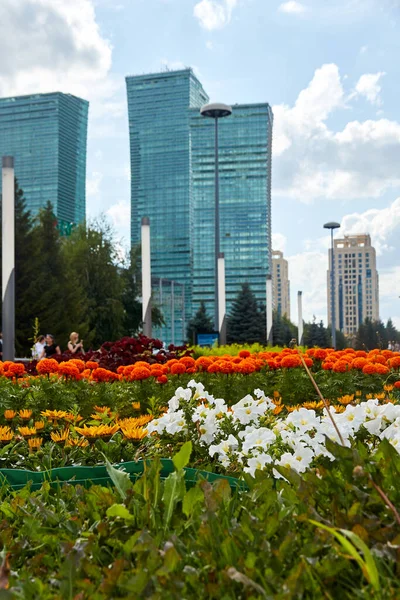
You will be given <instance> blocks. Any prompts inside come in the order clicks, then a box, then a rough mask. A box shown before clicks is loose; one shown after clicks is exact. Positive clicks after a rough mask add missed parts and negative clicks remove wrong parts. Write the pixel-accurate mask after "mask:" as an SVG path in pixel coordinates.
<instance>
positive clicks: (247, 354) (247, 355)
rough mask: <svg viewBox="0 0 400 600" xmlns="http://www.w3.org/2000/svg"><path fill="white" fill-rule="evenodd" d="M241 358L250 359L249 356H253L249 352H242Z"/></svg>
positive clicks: (240, 353)
mask: <svg viewBox="0 0 400 600" xmlns="http://www.w3.org/2000/svg"><path fill="white" fill-rule="evenodd" d="M239 356H240V358H248V357H249V356H251V353H250V352H249V351H248V350H241V351H240V352H239Z"/></svg>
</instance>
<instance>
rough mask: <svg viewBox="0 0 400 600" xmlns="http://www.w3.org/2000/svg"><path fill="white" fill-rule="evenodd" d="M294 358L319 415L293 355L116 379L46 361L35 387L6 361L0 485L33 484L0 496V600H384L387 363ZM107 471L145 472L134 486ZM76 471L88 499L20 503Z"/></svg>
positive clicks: (393, 418)
mask: <svg viewBox="0 0 400 600" xmlns="http://www.w3.org/2000/svg"><path fill="white" fill-rule="evenodd" d="M304 359H305V362H306V364H307V365H308V367H309V368H310V369H311V371H312V373H313V376H314V378H315V380H316V381H317V382H318V385H319V386H320V388H321V390H322V391H323V394H324V396H325V397H326V398H327V399H328V405H329V407H330V408H329V412H328V410H327V408H326V406H325V404H324V402H323V401H321V399H320V398H319V397H318V395H317V393H316V391H315V389H314V387H313V385H312V384H311V382H310V380H309V377H308V375H307V373H306V372H305V369H304V368H303V366H302V362H301V359H300V356H299V354H298V353H297V352H296V351H283V352H281V353H279V354H278V353H275V352H273V353H269V352H259V353H257V354H253V355H250V354H249V353H248V352H247V351H244V352H240V353H239V355H237V356H234V357H232V356H230V357H221V356H219V357H200V358H198V359H194V358H193V357H190V356H186V357H182V358H180V359H173V360H169V361H166V362H165V363H164V364H163V365H160V364H150V363H148V362H146V361H139V362H136V363H135V364H133V365H125V366H124V365H120V367H119V368H118V369H117V372H113V371H112V370H110V369H104V368H103V367H100V366H99V364H98V363H97V362H95V361H86V363H84V362H83V361H79V360H70V361H61V363H57V361H51V360H49V361H41V363H39V364H38V375H36V376H32V375H29V374H27V373H25V369H24V367H23V366H21V365H15V364H14V363H3V364H2V367H0V370H2V374H3V376H2V377H0V411H1V412H0V444H1V447H0V469H1V471H0V472H3V473H5V475H7V473H6V472H5V471H4V469H6V468H11V469H13V471H12V473H11V475H9V476H10V479H9V481H10V482H11V483H12V482H14V484H15V481H14V479H15V476H16V475H18V473H17V471H16V469H25V470H26V469H30V470H31V471H34V474H29V473H28V474H26V471H25V476H24V477H25V481H27V480H28V479H29V478H31V479H32V481H33V484H32V487H31V488H29V484H28V488H23V489H21V490H19V491H14V492H12V493H10V489H9V488H8V487H7V484H6V483H5V482H4V481H3V486H2V488H1V490H0V495H1V502H0V510H1V512H2V516H3V518H2V520H1V521H0V541H1V543H2V550H3V554H2V565H1V571H0V589H2V588H3V589H5V588H7V587H8V588H9V593H10V594H11V595H10V596H8V597H10V598H21V599H22V598H24V599H25V598H28V599H30V598H31V599H32V600H33V599H34V598H44V599H45V600H46V599H47V598H60V599H61V598H65V597H67V598H76V599H79V600H84V599H86V598H87V599H89V598H90V599H92V598H94V599H98V600H102V599H103V598H110V597H112V598H119V597H121V598H124V597H134V598H155V599H158V598H160V599H161V598H163V599H164V598H166V599H171V600H172V599H175V598H188V599H191V598H201V599H202V598H204V599H206V598H207V599H209V598H212V599H213V598H215V599H217V598H218V599H219V598H221V597H222V596H221V593H223V594H224V595H223V597H224V598H227V599H228V600H230V599H232V600H233V599H236V598H239V599H241V598H243V599H245V598H249V599H250V598H254V599H258V598H270V597H271V598H272V597H274V598H275V597H276V598H302V597H304V598H321V599H322V598H329V597H331V598H337V597H343V598H349V599H350V598H354V597H365V598H396V597H399V596H400V586H399V583H398V573H397V560H398V548H399V543H398V541H399V539H400V515H399V513H398V507H399V506H400V488H399V486H398V474H399V472H400V455H399V447H400V403H399V399H400V384H399V379H400V378H399V366H400V357H399V356H398V355H397V354H395V353H387V352H386V351H383V352H380V351H374V352H372V353H369V354H368V355H365V356H364V355H360V354H359V353H358V354H357V353H354V352H348V351H346V352H344V353H338V352H336V353H334V352H333V351H331V352H329V351H328V352H327V351H325V350H315V349H314V350H311V351H308V352H307V353H306V354H305V355H304ZM21 367H22V368H21ZM331 417H333V419H334V422H335V425H336V427H335V425H334V423H333V422H332V419H331ZM165 459H167V462H168V461H169V462H168V464H169V472H168V469H167V471H166V470H165V466H166V461H165ZM171 461H173V464H174V469H175V470H173V471H172V462H171ZM111 463H114V464H119V465H120V466H123V465H126V466H127V471H128V472H131V470H132V473H131V475H135V477H134V478H135V479H136V475H137V473H136V474H135V472H136V471H137V470H139V471H140V472H143V474H142V476H141V477H139V478H137V479H136V481H135V482H134V483H133V482H131V481H130V477H129V473H125V474H124V473H123V472H122V471H118V470H116V469H115V468H113V467H112V466H111ZM90 466H92V467H93V469H91V471H92V474H93V480H94V483H95V484H96V479H97V476H96V478H95V477H94V475H95V474H99V479H97V483H100V484H101V485H94V486H92V487H90V488H88V489H85V488H83V487H82V486H80V485H76V482H75V485H74V486H70V485H64V486H63V487H61V488H58V487H54V486H52V485H51V484H50V483H49V481H46V482H45V483H44V484H43V485H42V487H41V489H40V490H37V491H35V488H36V486H37V485H38V484H39V482H40V481H39V480H42V479H43V478H47V480H49V479H50V480H51V479H52V478H54V477H55V478H57V477H59V478H62V479H65V478H64V475H65V476H66V478H67V479H70V478H71V476H74V474H75V476H76V478H78V477H79V476H80V475H81V474H82V473H85V474H87V469H88V468H89V467H90ZM188 467H190V468H192V469H196V471H194V470H192V471H190V475H189V480H190V482H191V485H192V487H190V486H186V485H185V477H186V479H187V478H188V473H189V471H187V470H186V471H185V469H187V468H188ZM57 469H60V470H58V471H57ZM71 469H72V470H71ZM199 470H200V471H203V472H205V473H209V475H208V474H204V475H203V477H204V480H201V479H202V478H201V477H200V479H199V475H198V471H199ZM105 473H107V475H106V474H105ZM8 474H9V472H8ZM53 475H54V477H53ZM215 476H220V477H221V476H222V478H219V479H217V480H216V481H212V480H213V479H215ZM226 476H230V477H235V478H237V481H238V482H242V484H241V485H242V487H241V485H239V486H237V487H238V489H236V491H234V492H233V491H232V489H231V488H232V487H234V486H233V485H232V481H233V480H227V479H224V477H226ZM12 477H14V479H12ZM88 479H89V480H90V473H89V474H88ZM88 479H86V475H85V479H84V480H83V482H84V483H85V485H86V482H87V481H88ZM109 479H111V481H112V482H113V484H114V486H115V488H114V489H109V488H107V487H105V486H106V484H107V481H108V480H109ZM207 479H209V480H210V481H207ZM36 480H38V481H36ZM196 480H197V481H196ZM6 593H8V592H6ZM4 597H7V596H4Z"/></svg>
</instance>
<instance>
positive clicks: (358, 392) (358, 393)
mask: <svg viewBox="0 0 400 600" xmlns="http://www.w3.org/2000/svg"><path fill="white" fill-rule="evenodd" d="M356 396H357V398H359V397H360V396H362V391H361V390H357V391H356Z"/></svg>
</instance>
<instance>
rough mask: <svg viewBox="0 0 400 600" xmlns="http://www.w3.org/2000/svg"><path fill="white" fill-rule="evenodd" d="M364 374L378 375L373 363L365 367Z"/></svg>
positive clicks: (368, 363)
mask: <svg viewBox="0 0 400 600" xmlns="http://www.w3.org/2000/svg"><path fill="white" fill-rule="evenodd" d="M362 372H363V373H365V374H366V375H373V374H374V373H376V365H374V364H373V363H371V362H367V364H366V365H364V367H363V370H362Z"/></svg>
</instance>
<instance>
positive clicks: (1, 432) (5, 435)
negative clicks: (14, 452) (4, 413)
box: [0, 425, 14, 443]
mask: <svg viewBox="0 0 400 600" xmlns="http://www.w3.org/2000/svg"><path fill="white" fill-rule="evenodd" d="M13 437H14V433H13V432H12V431H11V429H10V428H9V427H7V425H6V426H5V427H0V442H1V443H3V442H9V441H10V440H12V439H13Z"/></svg>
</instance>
